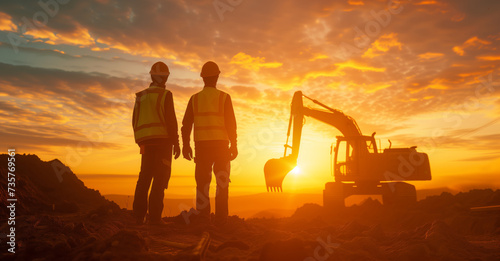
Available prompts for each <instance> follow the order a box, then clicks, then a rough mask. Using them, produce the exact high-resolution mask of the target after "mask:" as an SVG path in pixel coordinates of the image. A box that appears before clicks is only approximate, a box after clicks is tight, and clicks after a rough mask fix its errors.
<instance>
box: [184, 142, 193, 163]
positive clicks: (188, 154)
mask: <svg viewBox="0 0 500 261" xmlns="http://www.w3.org/2000/svg"><path fill="white" fill-rule="evenodd" d="M182 156H183V157H184V158H185V159H187V160H191V159H192V158H193V150H192V149H191V146H189V145H184V146H182Z"/></svg>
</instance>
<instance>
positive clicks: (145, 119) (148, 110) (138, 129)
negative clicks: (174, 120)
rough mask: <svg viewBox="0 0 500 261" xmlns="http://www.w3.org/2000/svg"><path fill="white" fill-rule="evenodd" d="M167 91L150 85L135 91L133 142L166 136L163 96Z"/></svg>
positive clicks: (164, 96)
mask: <svg viewBox="0 0 500 261" xmlns="http://www.w3.org/2000/svg"><path fill="white" fill-rule="evenodd" d="M168 92H169V91H168V90H165V89H164V88H161V87H156V86H151V87H149V88H147V89H145V90H143V91H140V92H138V93H136V99H135V107H134V118H133V119H134V121H133V122H132V125H133V127H134V137H135V142H136V143H139V142H141V141H144V140H148V139H154V138H168V133H167V128H166V124H165V111H164V110H165V109H164V108H165V98H166V96H167V93H168Z"/></svg>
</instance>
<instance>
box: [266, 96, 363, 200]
mask: <svg viewBox="0 0 500 261" xmlns="http://www.w3.org/2000/svg"><path fill="white" fill-rule="evenodd" d="M303 97H305V98H307V99H310V100H311V101H312V102H314V103H315V104H317V105H319V106H321V107H323V108H325V109H326V110H327V111H322V110H317V109H311V108H306V107H304V104H303V99H302V98H303ZM304 116H309V117H312V118H315V119H317V120H319V121H322V122H324V123H326V124H328V125H331V126H333V127H335V128H337V129H338V130H339V131H340V132H341V133H342V134H343V135H344V136H350V137H352V136H361V135H362V134H361V131H360V129H359V127H358V125H357V123H356V121H355V120H354V119H353V118H351V117H349V116H347V115H345V114H344V113H343V112H341V111H339V110H336V109H333V108H330V107H328V106H326V105H324V104H323V103H321V102H319V101H317V100H314V99H311V98H309V97H307V96H305V95H303V94H302V92H301V91H297V92H295V93H294V95H293V98H292V104H291V110H290V120H289V123H288V131H287V139H286V143H285V152H284V154H283V157H282V158H279V159H270V160H268V161H267V162H266V164H265V165H264V176H265V179H266V187H267V191H270V190H271V191H282V183H283V180H284V178H285V176H286V175H287V174H288V173H289V172H290V171H291V170H293V168H295V167H296V166H297V158H298V156H299V148H300V140H301V137H302V126H303V122H304ZM291 131H292V132H293V136H292V145H288V141H289V137H290V132H291ZM288 149H291V152H290V153H289V154H288Z"/></svg>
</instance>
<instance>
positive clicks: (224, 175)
mask: <svg viewBox="0 0 500 261" xmlns="http://www.w3.org/2000/svg"><path fill="white" fill-rule="evenodd" d="M219 74H220V70H219V67H218V66H217V64H215V63H214V62H212V61H210V62H207V63H205V64H204V65H203V68H202V69H201V74H200V76H201V77H203V82H204V83H205V87H203V90H202V91H200V92H198V93H196V94H195V95H193V96H191V99H189V102H188V105H187V108H186V113H185V114H184V119H183V120H182V128H181V130H182V141H183V147H182V155H183V156H184V158H186V159H188V160H191V159H192V158H193V151H192V149H191V146H190V136H191V129H192V128H193V124H194V146H195V157H194V161H195V163H196V168H195V178H196V210H198V211H199V215H200V217H201V220H202V221H205V222H207V221H210V198H209V188H210V181H211V180H212V170H213V172H214V174H215V178H216V181H217V191H216V194H215V223H216V224H224V223H225V222H226V221H227V216H228V187H229V182H230V179H229V174H230V170H231V166H230V161H231V160H233V159H235V158H236V156H237V155H238V149H237V147H236V118H235V116H234V110H233V104H232V102H231V96H229V94H227V93H225V92H223V91H220V90H218V89H217V88H216V85H217V80H218V79H219ZM229 144H230V145H231V146H230V147H229Z"/></svg>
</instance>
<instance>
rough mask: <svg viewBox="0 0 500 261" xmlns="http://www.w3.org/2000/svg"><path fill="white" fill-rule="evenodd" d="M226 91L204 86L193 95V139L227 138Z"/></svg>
mask: <svg viewBox="0 0 500 261" xmlns="http://www.w3.org/2000/svg"><path fill="white" fill-rule="evenodd" d="M226 98H227V93H225V92H223V91H219V90H217V89H216V88H212V87H204V88H203V90H202V91H201V92H199V93H197V94H195V95H193V99H192V102H193V112H194V140H195V141H203V140H229V138H228V135H227V131H226V125H225V121H224V104H225V103H226Z"/></svg>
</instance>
